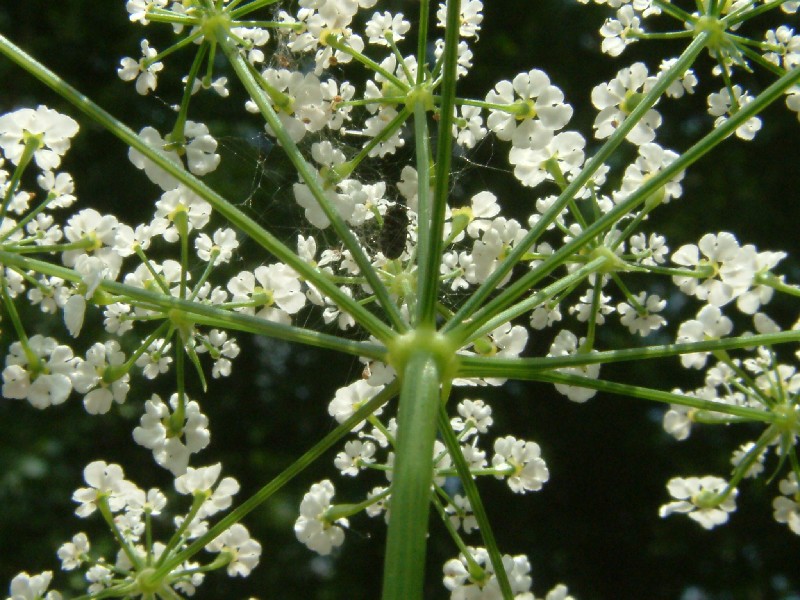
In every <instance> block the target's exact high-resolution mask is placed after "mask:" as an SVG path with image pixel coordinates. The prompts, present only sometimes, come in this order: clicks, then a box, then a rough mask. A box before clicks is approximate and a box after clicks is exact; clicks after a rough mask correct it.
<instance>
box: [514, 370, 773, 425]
mask: <svg viewBox="0 0 800 600" xmlns="http://www.w3.org/2000/svg"><path fill="white" fill-rule="evenodd" d="M528 375H529V376H528V377H526V378H522V377H520V379H530V380H532V381H543V382H546V383H558V384H563V385H573V386H578V387H583V388H589V389H591V390H597V391H600V392H608V393H610V394H619V395H621V396H631V397H634V398H641V399H642V400H652V401H654V402H663V403H666V404H678V405H680V406H689V407H691V408H699V409H701V410H707V411H710V412H715V413H721V414H724V415H733V416H735V417H742V418H744V419H747V420H749V421H758V422H763V423H773V422H775V421H776V420H778V419H779V416H778V415H775V414H773V413H770V412H767V411H764V410H759V409H756V408H748V407H746V406H735V405H733V404H728V403H726V402H713V401H711V400H702V399H700V398H696V397H694V396H685V395H683V394H676V393H673V392H664V391H661V390H654V389H651V388H646V387H641V386H638V385H629V384H626V383H617V382H615V381H605V380H602V379H591V378H589V377H581V376H580V375H571V374H567V373H555V372H547V373H545V372H543V371H531V372H530V373H529V374H528Z"/></svg>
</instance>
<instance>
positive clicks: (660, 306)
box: [617, 292, 667, 336]
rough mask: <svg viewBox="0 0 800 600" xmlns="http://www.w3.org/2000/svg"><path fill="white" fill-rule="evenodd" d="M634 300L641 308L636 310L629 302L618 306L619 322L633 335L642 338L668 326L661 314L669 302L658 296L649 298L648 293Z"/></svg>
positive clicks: (638, 295)
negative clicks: (635, 334)
mask: <svg viewBox="0 0 800 600" xmlns="http://www.w3.org/2000/svg"><path fill="white" fill-rule="evenodd" d="M633 299H634V300H635V301H636V304H637V305H638V306H639V308H634V307H633V306H632V305H631V304H628V303H627V302H620V303H619V304H618V305H617V312H618V313H619V317H620V318H619V320H620V323H622V324H623V325H624V326H625V327H627V328H628V329H629V330H630V332H631V333H637V334H639V335H641V336H645V335H648V334H649V333H651V332H653V331H656V330H657V329H660V328H661V327H663V326H664V325H666V324H667V320H666V319H665V318H664V317H662V316H661V315H659V314H656V313H659V312H661V311H662V310H664V308H666V306H667V301H666V300H662V299H661V298H660V297H659V296H658V295H656V294H653V295H652V296H648V295H647V292H639V293H638V294H636V295H635V296H634V297H633Z"/></svg>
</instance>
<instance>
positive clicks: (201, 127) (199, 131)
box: [183, 121, 220, 175]
mask: <svg viewBox="0 0 800 600" xmlns="http://www.w3.org/2000/svg"><path fill="white" fill-rule="evenodd" d="M183 132H184V134H185V135H186V139H187V141H186V143H185V145H184V149H185V151H186V164H187V166H188V167H189V170H190V171H191V172H192V173H194V174H195V175H206V174H207V173H210V172H211V171H213V170H214V169H216V168H217V167H218V166H219V161H220V156H219V154H216V150H217V140H215V139H214V138H213V137H212V136H211V134H209V133H208V127H207V126H206V125H205V124H203V123H195V122H194V121H186V125H185V127H184V130H183Z"/></svg>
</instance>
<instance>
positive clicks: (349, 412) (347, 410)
mask: <svg viewBox="0 0 800 600" xmlns="http://www.w3.org/2000/svg"><path fill="white" fill-rule="evenodd" d="M382 389H383V386H382V385H381V386H378V387H374V386H372V385H370V384H369V383H368V382H366V381H364V380H363V379H359V380H358V381H354V382H353V383H351V384H350V385H347V386H345V387H341V388H339V389H338V390H336V394H335V396H334V397H333V400H331V403H330V404H329V405H328V414H329V415H330V416H332V417H333V418H334V419H336V421H337V422H338V423H344V422H345V421H346V420H347V419H349V418H350V417H352V416H353V413H355V412H356V411H357V410H358V409H359V408H361V407H362V406H363V405H364V404H366V403H367V402H368V401H370V400H371V399H372V398H373V397H374V396H375V395H376V394H377V393H378V392H380V391H381V390H382ZM373 414H380V412H379V411H378V412H375V413H373ZM365 422H366V421H362V422H361V423H359V424H358V425H356V426H355V427H354V428H353V431H359V430H360V429H361V428H362V427H364V423H365Z"/></svg>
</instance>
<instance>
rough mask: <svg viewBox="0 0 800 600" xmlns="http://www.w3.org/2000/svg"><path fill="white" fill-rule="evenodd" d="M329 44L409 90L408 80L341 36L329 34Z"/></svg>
mask: <svg viewBox="0 0 800 600" xmlns="http://www.w3.org/2000/svg"><path fill="white" fill-rule="evenodd" d="M326 41H327V44H328V45H329V46H330V47H331V48H336V50H339V51H340V52H344V53H345V54H349V55H350V56H352V57H353V58H355V59H356V60H357V61H358V62H360V63H361V64H362V65H364V66H365V67H367V68H368V69H369V70H371V71H374V72H375V73H379V74H380V75H381V76H382V77H384V78H385V79H386V80H387V81H390V82H391V83H392V84H393V85H395V86H396V87H397V88H398V89H399V90H402V91H404V92H406V91H408V90H409V84H408V82H405V81H401V80H400V79H398V78H397V77H396V76H395V74H394V73H391V72H389V71H387V70H386V69H384V68H383V67H382V66H380V65H379V64H378V63H376V62H375V61H374V60H372V59H371V58H368V57H367V56H365V55H363V54H361V52H359V51H358V50H356V49H355V48H353V47H352V46H351V45H350V44H348V43H347V42H345V41H344V40H343V38H342V37H341V36H334V35H329V36H328V38H327V40H326Z"/></svg>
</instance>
